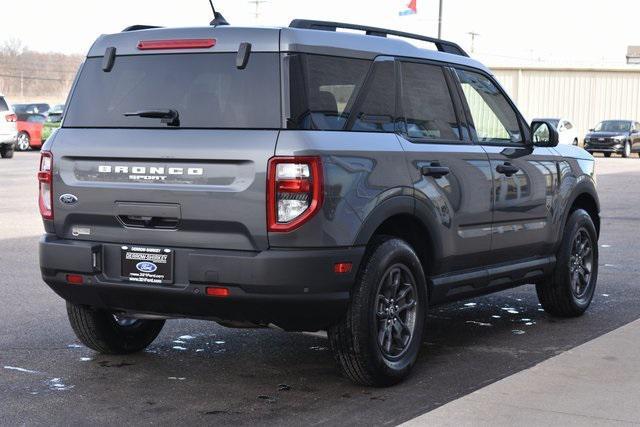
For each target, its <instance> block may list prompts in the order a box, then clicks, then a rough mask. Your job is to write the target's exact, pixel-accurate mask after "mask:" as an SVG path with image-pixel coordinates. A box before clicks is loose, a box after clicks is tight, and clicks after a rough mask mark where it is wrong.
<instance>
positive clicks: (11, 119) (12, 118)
mask: <svg viewBox="0 0 640 427" xmlns="http://www.w3.org/2000/svg"><path fill="white" fill-rule="evenodd" d="M5 120H6V121H8V122H17V121H18V116H16V115H15V114H7V115H6V116H5Z"/></svg>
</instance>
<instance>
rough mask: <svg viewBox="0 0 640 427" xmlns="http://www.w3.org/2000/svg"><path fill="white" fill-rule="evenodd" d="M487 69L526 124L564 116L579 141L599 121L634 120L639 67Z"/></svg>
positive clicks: (638, 108)
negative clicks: (575, 128)
mask: <svg viewBox="0 0 640 427" xmlns="http://www.w3.org/2000/svg"><path fill="white" fill-rule="evenodd" d="M492 71H493V73H494V74H495V76H496V78H497V79H498V81H499V82H500V84H502V86H503V87H504V89H505V90H506V91H507V93H509V95H510V96H511V97H512V98H513V100H514V101H515V103H516V105H517V106H518V108H520V111H521V112H522V113H523V114H524V115H525V117H526V118H527V119H528V120H529V121H531V119H533V118H536V117H563V118H566V119H568V120H569V121H571V122H573V124H574V125H575V126H577V127H578V134H579V136H580V143H582V140H583V138H584V135H585V133H586V132H587V131H588V130H589V129H590V128H592V127H594V126H595V125H596V124H597V123H598V122H599V121H600V120H605V119H631V120H638V121H640V67H636V68H632V67H629V68H616V69H586V68H582V69H580V68H526V67H523V68H507V67H495V68H492Z"/></svg>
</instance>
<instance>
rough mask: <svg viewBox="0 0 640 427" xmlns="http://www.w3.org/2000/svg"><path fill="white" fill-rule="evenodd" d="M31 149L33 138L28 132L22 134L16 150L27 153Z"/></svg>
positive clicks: (19, 136) (19, 135)
mask: <svg viewBox="0 0 640 427" xmlns="http://www.w3.org/2000/svg"><path fill="white" fill-rule="evenodd" d="M30 148H31V137H29V134H28V133H26V132H20V133H19V134H18V141H17V142H16V150H18V151H27V150H29V149H30Z"/></svg>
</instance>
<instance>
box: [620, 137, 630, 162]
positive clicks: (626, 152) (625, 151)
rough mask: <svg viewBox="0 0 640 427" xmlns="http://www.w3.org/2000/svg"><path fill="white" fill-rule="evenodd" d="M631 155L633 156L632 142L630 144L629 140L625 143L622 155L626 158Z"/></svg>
mask: <svg viewBox="0 0 640 427" xmlns="http://www.w3.org/2000/svg"><path fill="white" fill-rule="evenodd" d="M629 156H631V144H629V141H627V142H625V143H624V149H623V151H622V157H624V158H625V159H626V158H628V157H629Z"/></svg>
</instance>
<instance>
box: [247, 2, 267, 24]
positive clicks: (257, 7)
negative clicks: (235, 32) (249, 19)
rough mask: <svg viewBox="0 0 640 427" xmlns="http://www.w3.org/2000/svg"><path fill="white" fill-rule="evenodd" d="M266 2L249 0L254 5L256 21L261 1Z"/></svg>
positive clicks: (258, 16)
mask: <svg viewBox="0 0 640 427" xmlns="http://www.w3.org/2000/svg"><path fill="white" fill-rule="evenodd" d="M266 2H267V0H249V3H253V4H254V5H255V6H256V13H255V16H256V22H257V21H258V19H259V18H260V10H259V9H260V5H261V4H262V3H266Z"/></svg>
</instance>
